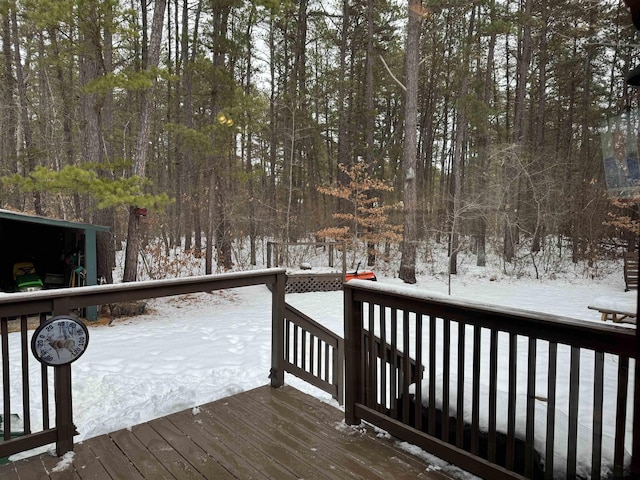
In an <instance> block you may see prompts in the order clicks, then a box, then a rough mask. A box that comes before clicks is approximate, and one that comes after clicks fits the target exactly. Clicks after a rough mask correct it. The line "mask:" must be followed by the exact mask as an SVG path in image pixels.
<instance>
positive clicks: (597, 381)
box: [591, 352, 604, 480]
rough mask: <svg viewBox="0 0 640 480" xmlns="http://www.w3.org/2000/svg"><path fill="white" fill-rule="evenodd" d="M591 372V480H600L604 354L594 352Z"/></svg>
mask: <svg viewBox="0 0 640 480" xmlns="http://www.w3.org/2000/svg"><path fill="white" fill-rule="evenodd" d="M594 363H595V364H594V372H593V436H592V440H591V443H592V453H591V480H600V470H601V467H602V404H603V400H604V353H603V352H595V355H594Z"/></svg>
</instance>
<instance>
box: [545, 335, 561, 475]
mask: <svg viewBox="0 0 640 480" xmlns="http://www.w3.org/2000/svg"><path fill="white" fill-rule="evenodd" d="M557 372H558V344H557V343H555V342H549V366H548V373H547V445H546V450H545V462H544V478H545V479H546V480H552V479H553V452H554V450H555V448H554V444H555V425H556V381H557Z"/></svg>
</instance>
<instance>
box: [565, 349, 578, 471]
mask: <svg viewBox="0 0 640 480" xmlns="http://www.w3.org/2000/svg"><path fill="white" fill-rule="evenodd" d="M570 368H571V371H570V373H569V438H568V439H567V440H568V445H567V478H575V476H576V463H577V450H578V405H579V401H580V349H579V348H578V347H571V361H570Z"/></svg>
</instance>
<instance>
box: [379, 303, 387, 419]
mask: <svg viewBox="0 0 640 480" xmlns="http://www.w3.org/2000/svg"><path fill="white" fill-rule="evenodd" d="M386 313H387V311H386V309H385V308H384V307H380V408H381V411H383V412H386V410H387V405H388V403H387V390H388V389H387V351H386V345H387V323H386Z"/></svg>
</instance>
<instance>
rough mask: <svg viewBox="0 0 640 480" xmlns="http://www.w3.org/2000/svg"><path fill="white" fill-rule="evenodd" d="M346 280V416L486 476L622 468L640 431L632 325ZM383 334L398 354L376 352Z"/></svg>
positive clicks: (615, 472) (593, 473)
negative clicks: (420, 372)
mask: <svg viewBox="0 0 640 480" xmlns="http://www.w3.org/2000/svg"><path fill="white" fill-rule="evenodd" d="M344 290H345V316H346V325H345V352H346V370H345V379H346V385H345V413H346V421H347V423H349V424H357V423H359V421H360V420H361V419H362V420H366V421H368V422H370V423H372V424H375V425H377V426H379V427H381V428H383V429H385V430H387V431H388V432H390V433H391V434H393V435H394V436H396V437H398V438H401V439H403V440H406V441H408V442H411V443H413V444H416V445H418V446H420V447H422V448H423V449H425V450H426V451H428V452H431V453H433V454H435V455H437V456H439V457H441V458H443V459H445V460H448V461H449V462H451V463H453V464H455V465H458V466H460V467H461V468H463V469H465V470H468V471H470V472H472V473H475V474H477V475H479V476H481V477H484V478H492V479H498V478H534V477H536V478H537V477H542V476H544V478H557V476H558V475H559V476H562V477H563V478H565V477H566V478H586V477H589V476H590V477H591V478H593V479H598V478H601V477H602V476H605V475H606V476H613V477H620V476H622V475H623V470H624V468H625V465H627V466H628V464H629V460H630V454H631V451H632V449H631V445H632V442H638V441H639V438H640V432H635V433H634V432H633V429H632V427H631V420H630V419H632V418H633V413H634V412H633V405H634V395H637V393H635V390H634V386H633V378H634V375H633V372H634V370H633V368H634V364H635V360H634V359H633V357H634V356H635V341H636V340H635V330H633V329H626V328H623V327H618V326H613V325H605V324H597V323H588V322H579V321H575V320H571V319H566V318H561V317H554V316H549V315H538V314H533V313H528V312H523V311H519V310H514V309H506V308H497V307H490V306H482V305H479V304H472V303H466V302H459V301H458V302H457V301H454V300H451V299H450V298H446V297H440V296H429V295H416V294H415V291H410V290H398V289H397V288H396V289H393V290H392V289H389V287H386V288H385V286H384V285H377V284H372V283H371V282H363V281H358V282H349V283H347V284H345V286H344ZM371 333H373V334H374V335H371ZM374 338H378V339H379V341H376V340H374ZM387 343H388V344H390V345H391V347H392V350H393V352H394V354H392V355H391V356H386V355H385V356H383V355H380V354H379V353H378V351H377V350H378V346H379V345H380V344H387ZM384 357H387V358H384ZM414 361H415V362H416V363H417V364H418V365H420V364H422V365H424V366H425V371H424V377H423V379H422V381H417V382H416V381H414V379H412V378H411V375H410V372H411V369H410V368H407V366H408V365H409V364H410V362H414ZM402 365H404V367H405V368H401V367H402ZM398 372H404V373H398ZM398 375H406V376H407V377H406V378H405V379H404V381H398V378H397V376H398ZM415 380H419V379H415ZM632 437H633V438H632ZM542 459H544V461H541V460H542Z"/></svg>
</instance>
